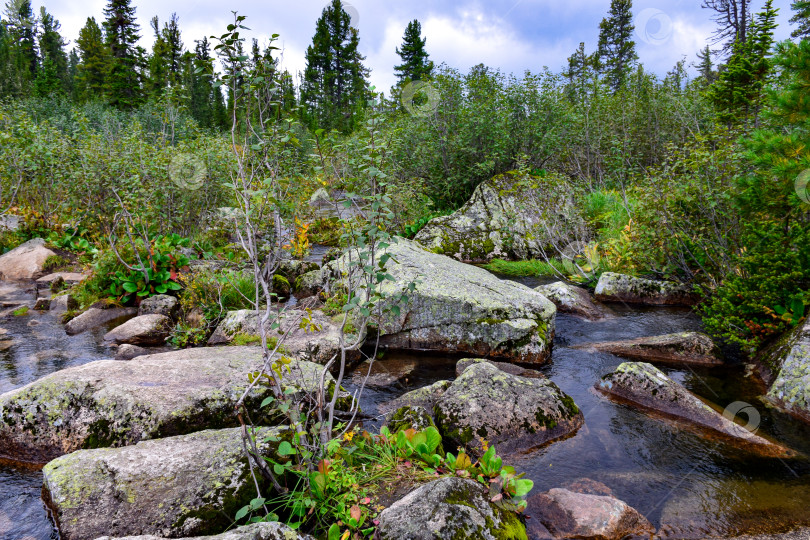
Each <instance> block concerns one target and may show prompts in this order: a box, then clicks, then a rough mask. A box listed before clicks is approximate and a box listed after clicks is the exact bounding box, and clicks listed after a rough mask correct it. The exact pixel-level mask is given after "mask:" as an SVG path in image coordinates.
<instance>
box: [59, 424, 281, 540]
mask: <svg viewBox="0 0 810 540" xmlns="http://www.w3.org/2000/svg"><path fill="white" fill-rule="evenodd" d="M268 435H275V436H278V435H279V432H278V431H271V430H263V431H260V432H259V434H258V436H257V441H258V442H259V445H260V446H259V451H260V453H261V454H262V455H268V456H271V455H272V456H274V457H275V455H274V448H275V447H277V444H278V443H262V441H263V440H264V438H265V437H266V436H268ZM43 473H44V477H45V479H44V490H45V494H46V500H47V501H48V504H49V506H50V507H51V508H52V509H53V512H54V518H55V521H56V523H57V524H58V527H59V531H60V534H61V538H62V540H80V539H85V538H96V537H98V536H101V535H104V534H106V535H113V536H126V535H136V534H153V535H157V536H166V537H172V538H177V537H187V536H196V535H202V534H212V533H219V532H222V531H224V530H226V529H227V528H228V526H230V525H231V522H232V519H231V516H232V515H234V514H235V513H236V512H237V510H239V508H241V507H242V506H244V505H245V504H247V503H248V502H249V501H250V500H251V499H252V498H253V497H255V496H256V495H255V487H254V485H253V480H252V479H251V477H250V472H249V466H248V460H247V456H246V455H245V452H244V450H243V447H242V437H241V428H233V429H226V430H215V431H201V432H198V433H194V434H191V435H182V436H178V437H168V438H165V439H158V440H153V441H142V442H139V443H138V444H136V445H134V446H127V447H125V448H103V449H96V450H80V451H78V452H73V453H72V454H68V455H66V456H62V457H60V458H57V459H55V460H53V461H51V462H50V463H48V464H47V465H46V466H45V468H44V469H43ZM259 478H260V479H261V477H259Z"/></svg>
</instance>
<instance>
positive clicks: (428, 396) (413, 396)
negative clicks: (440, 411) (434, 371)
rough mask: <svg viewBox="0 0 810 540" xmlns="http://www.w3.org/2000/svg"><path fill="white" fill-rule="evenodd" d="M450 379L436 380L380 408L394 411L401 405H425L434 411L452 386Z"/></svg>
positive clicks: (385, 410) (428, 409)
mask: <svg viewBox="0 0 810 540" xmlns="http://www.w3.org/2000/svg"><path fill="white" fill-rule="evenodd" d="M450 384H451V383H450V381H436V382H435V383H433V384H431V385H428V386H423V387H422V388H417V389H416V390H411V391H410V392H408V393H406V394H403V395H402V396H400V397H398V398H396V399H393V400H391V401H389V402H387V403H383V404H382V405H380V410H382V411H384V412H393V411H396V410H397V409H399V408H401V407H406V406H411V407H423V408H424V409H425V410H427V411H432V410H433V407H434V406H435V405H436V402H437V401H438V400H439V398H440V397H442V396H443V395H444V393H445V392H446V391H447V389H448V388H450Z"/></svg>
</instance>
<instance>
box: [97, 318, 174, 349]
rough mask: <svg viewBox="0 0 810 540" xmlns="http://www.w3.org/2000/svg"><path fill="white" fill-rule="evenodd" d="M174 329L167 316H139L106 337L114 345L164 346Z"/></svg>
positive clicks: (114, 329) (108, 333) (113, 330)
mask: <svg viewBox="0 0 810 540" xmlns="http://www.w3.org/2000/svg"><path fill="white" fill-rule="evenodd" d="M171 329H172V320H171V319H169V318H168V317H167V316H165V315H158V314H153V315H139V316H138V317H135V318H134V319H130V320H128V321H127V322H125V323H124V324H122V325H121V326H117V327H116V328H113V329H112V330H110V331H109V332H107V334H106V335H105V336H104V339H105V340H106V341H112V342H113V343H118V344H121V343H129V344H130V345H163V344H164V343H165V342H166V338H167V337H169V332H171Z"/></svg>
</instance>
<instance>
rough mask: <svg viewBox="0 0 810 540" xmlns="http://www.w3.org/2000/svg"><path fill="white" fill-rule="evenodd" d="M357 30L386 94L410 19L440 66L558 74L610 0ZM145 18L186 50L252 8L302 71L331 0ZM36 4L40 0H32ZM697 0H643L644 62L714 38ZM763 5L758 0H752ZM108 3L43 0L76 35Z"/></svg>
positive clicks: (365, 10) (436, 5) (404, 7)
mask: <svg viewBox="0 0 810 540" xmlns="http://www.w3.org/2000/svg"><path fill="white" fill-rule="evenodd" d="M349 1H350V4H349V5H350V7H349V9H348V11H349V12H350V13H352V15H353V17H354V20H355V24H356V26H357V27H358V28H359V30H360V45H361V50H362V52H363V54H364V55H365V56H366V57H367V59H366V65H367V66H368V67H370V68H371V70H372V73H371V81H372V84H374V85H375V86H376V87H377V89H378V90H382V91H386V92H387V90H388V89H389V88H390V87H391V85H392V84H393V83H394V80H395V79H394V76H393V66H394V65H396V64H397V63H398V60H399V57H398V56H397V55H396V52H395V48H396V47H397V46H398V45H399V44H400V43H401V42H402V34H403V32H404V30H405V26H406V25H407V23H408V21H410V20H412V19H419V21H420V22H421V23H422V32H423V35H424V36H425V37H426V38H427V49H428V52H429V53H430V55H431V59H432V60H434V61H435V62H436V63H437V64H439V63H441V62H445V63H447V64H448V65H450V66H452V67H455V68H459V69H461V70H467V69H468V68H469V67H471V66H473V65H475V64H478V63H484V64H487V65H489V66H492V67H497V68H500V69H501V70H502V71H504V72H512V73H522V72H524V71H525V70H531V71H539V70H541V69H542V68H543V67H545V66H547V67H549V68H550V69H552V70H554V71H559V70H560V69H561V68H562V67H563V66H564V65H565V63H566V59H567V57H568V56H569V55H570V54H571V53H572V52H573V51H574V50H575V49H576V48H577V46H578V45H579V43H580V42H585V45H586V48H587V50H588V51H589V52H590V51H592V50H593V49H595V47H596V42H597V38H598V33H599V22H600V21H601V20H602V18H603V17H604V16H605V14H606V13H607V10H608V8H609V6H610V0H486V1H484V0H480V1H478V0H432V1H431V0H403V1H392V0H349ZM133 3H134V5H135V6H136V8H137V16H138V21H139V23H140V25H141V36H142V37H141V42H142V43H141V44H142V45H143V46H145V47H147V48H150V47H151V43H152V41H153V36H152V31H151V29H150V28H149V20H150V19H151V18H152V16H154V15H157V16H158V17H160V20H161V24H162V22H163V21H165V20H167V19H168V18H169V16H170V15H171V13H172V12H176V13H177V15H178V16H179V17H180V27H181V30H182V32H183V40H184V42H185V44H186V47H188V48H193V46H194V40H196V39H200V38H202V37H203V36H211V35H219V34H222V33H223V32H224V29H225V27H226V26H227V24H228V23H229V22H230V19H231V17H232V15H231V11H238V12H239V13H240V14H242V15H246V16H247V17H248V19H247V22H246V24H247V26H248V27H250V28H251V29H252V30H253V32H252V36H251V37H257V38H259V40H260V41H262V42H265V43H266V40H267V37H268V36H269V35H271V34H274V33H277V34H280V36H281V37H280V41H279V43H280V45H281V47H282V48H283V49H284V65H285V67H286V68H287V69H289V70H290V71H291V72H293V73H295V72H298V71H301V70H303V67H304V51H305V50H306V48H307V46H308V45H309V43H310V42H311V40H312V35H313V34H314V31H315V21H316V20H317V18H318V17H319V16H320V14H321V11H322V10H323V8H324V7H325V5H326V4H327V3H328V0H295V1H293V2H290V1H283V0H263V1H257V0H231V1H230V2H222V1H221V0H198V1H195V2H188V1H179V0H134V2H133ZM34 4H35V9H37V10H38V8H39V5H40V4H41V2H40V1H38V0H34ZM700 4H701V1H700V0H665V1H664V0H636V1H635V2H634V7H633V13H634V15H635V18H636V20H635V22H636V36H635V40H636V43H637V50H638V54H639V56H640V58H641V61H642V62H643V63H644V65H645V66H646V67H647V68H648V69H650V70H652V71H654V72H656V73H659V74H665V73H666V72H667V71H668V70H669V69H670V68H671V67H672V66H673V65H675V63H676V62H677V61H678V60H680V59H682V58H686V59H687V62H688V63H691V62H693V61H695V52H696V51H698V50H699V49H701V48H703V47H704V46H705V45H706V43H707V42H708V40H709V38H710V35H711V33H712V31H713V30H714V24H713V23H712V21H711V13H710V12H709V11H707V10H703V9H701V8H700ZM754 4H755V5H756V4H757V2H756V1H755V2H754ZM105 5H106V0H85V1H83V2H77V1H76V0H46V2H45V6H46V7H47V9H48V10H49V11H50V12H51V13H53V14H54V15H55V16H56V18H57V19H59V21H61V23H62V31H63V34H64V35H65V36H66V38H67V39H69V40H71V41H73V40H75V39H76V37H77V36H78V32H79V29H80V28H81V27H82V26H83V25H84V22H85V20H86V19H87V17H89V16H93V17H95V18H96V20H101V18H102V17H103V9H104V6H105ZM774 5H775V7H778V8H780V18H779V22H780V27H779V29H778V30H777V37H778V38H779V39H784V38H786V37H788V36H789V34H790V28H789V26H788V19H789V18H790V0H775V1H774Z"/></svg>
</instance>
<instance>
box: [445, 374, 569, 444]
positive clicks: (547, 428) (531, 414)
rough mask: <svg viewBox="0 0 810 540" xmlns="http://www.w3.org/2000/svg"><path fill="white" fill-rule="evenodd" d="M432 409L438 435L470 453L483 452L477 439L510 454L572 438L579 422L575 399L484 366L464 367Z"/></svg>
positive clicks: (542, 381) (550, 384) (538, 382)
mask: <svg viewBox="0 0 810 540" xmlns="http://www.w3.org/2000/svg"><path fill="white" fill-rule="evenodd" d="M434 411H435V416H436V425H437V426H438V428H439V431H440V432H441V433H442V435H443V436H444V437H445V438H446V439H447V440H449V441H452V442H453V443H454V444H457V445H460V446H464V447H467V449H468V450H469V451H470V453H471V454H472V455H481V454H483V447H482V443H481V440H482V439H483V440H485V441H487V443H488V444H489V445H490V446H496V448H497V451H498V453H499V454H509V453H513V452H519V451H524V450H529V449H532V448H536V447H539V446H541V445H543V444H546V443H549V442H551V441H553V440H556V439H559V438H562V437H566V436H568V435H571V434H572V433H574V432H575V431H576V430H577V429H578V428H579V427H580V426H582V424H583V423H584V418H583V415H582V413H581V412H580V410H579V408H577V406H576V404H575V403H574V400H573V399H571V398H570V397H569V396H567V395H565V394H564V393H563V392H562V391H561V390H560V389H559V388H558V387H557V385H555V384H554V383H553V382H551V381H549V380H548V379H529V378H526V377H518V376H515V375H510V374H508V373H504V372H503V371H500V370H499V369H498V368H496V367H495V366H492V365H490V364H488V363H478V364H475V365H473V366H470V367H469V368H467V369H466V370H465V371H464V373H462V374H461V376H460V377H459V378H458V379H456V380H455V381H453V383H452V384H451V385H450V386H449V388H447V390H446V391H445V392H444V393H443V394H442V395H441V397H439V399H438V400H437V401H436V405H435V409H434Z"/></svg>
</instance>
